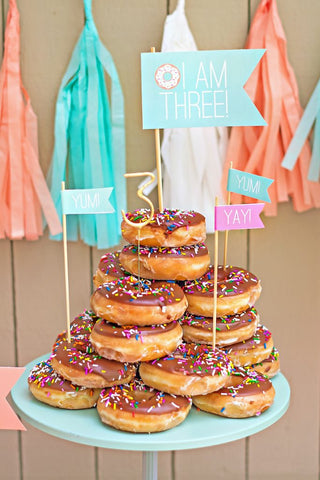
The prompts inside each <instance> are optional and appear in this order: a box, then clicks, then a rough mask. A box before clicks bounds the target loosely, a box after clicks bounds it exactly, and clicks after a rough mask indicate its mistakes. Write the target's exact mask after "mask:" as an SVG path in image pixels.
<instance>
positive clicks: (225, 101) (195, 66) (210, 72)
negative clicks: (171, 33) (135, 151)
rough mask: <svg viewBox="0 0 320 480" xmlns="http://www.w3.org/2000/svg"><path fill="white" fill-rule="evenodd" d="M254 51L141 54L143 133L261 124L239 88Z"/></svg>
mask: <svg viewBox="0 0 320 480" xmlns="http://www.w3.org/2000/svg"><path fill="white" fill-rule="evenodd" d="M263 54H264V50H263V49H256V50H211V51H198V52H158V53H142V54H141V90H142V116H143V128H177V127H182V128H186V127H212V126H230V125H265V124H266V122H265V121H264V119H263V118H262V117H261V115H260V113H259V111H258V110H257V108H256V107H255V105H254V104H253V103H252V101H251V100H250V98H249V97H248V95H247V94H246V92H245V91H244V89H243V86H244V84H245V83H246V81H247V79H248V78H249V76H250V74H251V73H252V70H253V69H254V68H255V66H256V65H257V63H258V62H259V60H260V59H261V57H262V55H263Z"/></svg>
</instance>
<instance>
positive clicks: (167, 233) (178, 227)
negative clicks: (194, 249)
mask: <svg viewBox="0 0 320 480" xmlns="http://www.w3.org/2000/svg"><path fill="white" fill-rule="evenodd" d="M149 216H150V210H148V209H141V210H135V211H134V212H128V213H126V217H127V219H128V220H130V221H131V222H133V223H137V224H139V223H143V222H144V221H145V220H147V219H148V218H149ZM121 229H122V235H123V238H124V239H125V240H127V242H129V243H131V244H134V245H137V244H138V236H137V229H136V228H134V227H133V226H131V225H129V224H127V223H126V222H125V221H123V222H122V224H121ZM205 239H206V223H205V218H204V216H203V215H201V213H197V212H194V211H192V210H189V211H183V210H168V209H164V210H163V211H162V212H159V211H155V212H154V216H153V219H152V220H151V222H150V223H149V224H148V225H146V226H144V227H142V228H141V234H140V242H141V245H146V246H148V247H182V246H184V245H194V244H197V243H201V242H204V241H205Z"/></svg>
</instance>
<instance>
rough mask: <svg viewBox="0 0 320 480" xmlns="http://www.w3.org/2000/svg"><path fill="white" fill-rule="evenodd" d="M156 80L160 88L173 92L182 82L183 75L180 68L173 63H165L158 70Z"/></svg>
mask: <svg viewBox="0 0 320 480" xmlns="http://www.w3.org/2000/svg"><path fill="white" fill-rule="evenodd" d="M154 78H155V81H156V84H157V85H158V86H159V87H160V88H163V89H164V90H171V89H172V88H175V87H176V86H177V85H178V83H179V82H180V78H181V74H180V70H179V68H177V67H176V66H174V65H171V63H165V64H163V65H160V67H158V68H157V70H156V73H155V74H154Z"/></svg>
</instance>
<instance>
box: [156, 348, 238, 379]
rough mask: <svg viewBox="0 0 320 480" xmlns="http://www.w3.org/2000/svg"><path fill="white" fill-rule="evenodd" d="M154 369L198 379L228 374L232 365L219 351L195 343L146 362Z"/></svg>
mask: <svg viewBox="0 0 320 480" xmlns="http://www.w3.org/2000/svg"><path fill="white" fill-rule="evenodd" d="M148 363H149V364H150V365H153V366H154V367H156V368H161V369H162V370H165V371H167V372H170V373H175V374H179V375H196V376H198V377H205V376H208V375H209V376H213V375H228V374H230V372H231V370H232V368H233V364H232V362H231V361H230V360H229V358H228V357H227V356H226V354H225V353H224V352H223V351H222V350H219V349H217V348H216V349H215V350H214V351H213V350H212V347H209V346H207V345H200V344H196V343H181V344H180V345H179V346H178V348H177V349H176V350H175V351H174V352H173V353H172V354H171V355H167V356H166V357H163V358H160V359H158V360H153V361H150V362H148Z"/></svg>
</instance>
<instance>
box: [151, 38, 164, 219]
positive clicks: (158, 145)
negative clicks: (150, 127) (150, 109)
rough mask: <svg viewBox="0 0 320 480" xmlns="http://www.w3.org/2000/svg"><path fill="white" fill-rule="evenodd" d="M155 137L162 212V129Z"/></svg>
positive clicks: (156, 130) (159, 200) (160, 208)
mask: <svg viewBox="0 0 320 480" xmlns="http://www.w3.org/2000/svg"><path fill="white" fill-rule="evenodd" d="M155 51H156V49H155V47H151V52H152V53H155ZM154 139H155V144H156V163H157V176H158V204H159V210H160V212H162V211H163V195H162V169H161V150H160V130H159V128H156V129H155V131H154Z"/></svg>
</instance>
